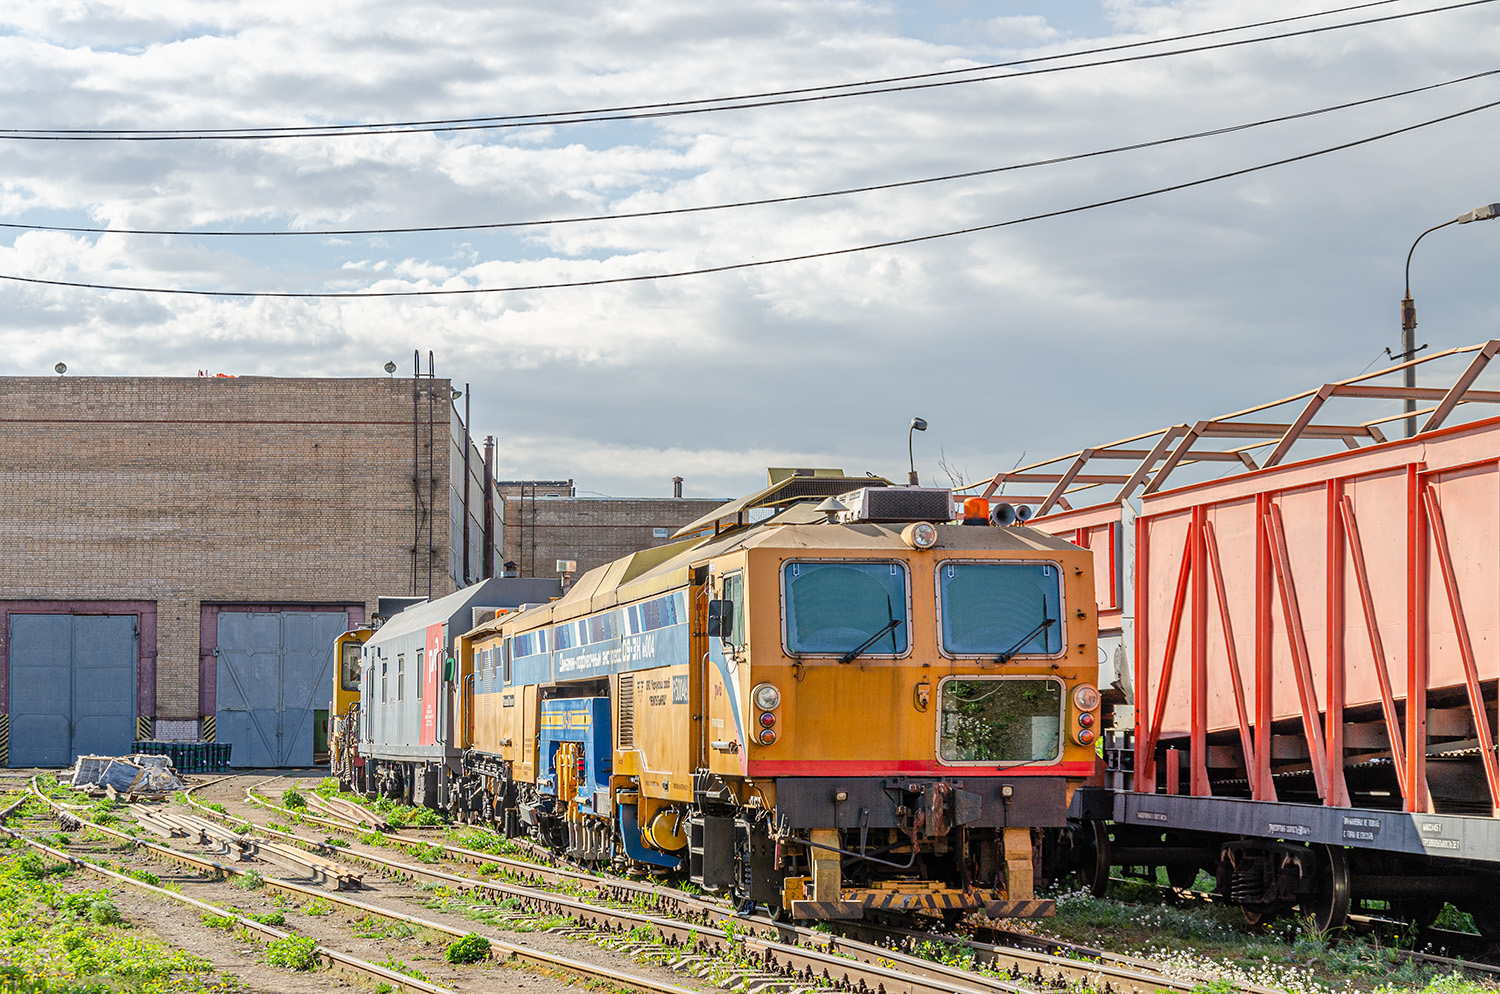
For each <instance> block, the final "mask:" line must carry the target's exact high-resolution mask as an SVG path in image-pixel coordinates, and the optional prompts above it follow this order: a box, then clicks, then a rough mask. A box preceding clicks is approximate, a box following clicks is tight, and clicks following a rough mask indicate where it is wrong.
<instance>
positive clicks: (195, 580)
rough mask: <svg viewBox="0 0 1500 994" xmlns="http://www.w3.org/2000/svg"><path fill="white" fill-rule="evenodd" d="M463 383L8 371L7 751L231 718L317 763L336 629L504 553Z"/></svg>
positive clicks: (3, 541)
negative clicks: (461, 402)
mask: <svg viewBox="0 0 1500 994" xmlns="http://www.w3.org/2000/svg"><path fill="white" fill-rule="evenodd" d="M451 387H452V385H451V383H450V382H449V381H448V380H446V379H439V378H434V377H428V376H419V377H416V378H410V377H408V378H373V379H312V378H309V379H281V378H267V377H242V378H218V377H213V378H166V377H67V376H59V377H3V378H0V422H3V424H4V430H3V431H0V708H3V709H4V713H3V715H0V766H3V765H16V766H25V765H48V766H50V765H60V764H66V763H69V762H71V761H72V758H73V756H74V755H75V754H77V753H81V752H92V751H100V752H121V751H125V750H128V749H129V748H130V744H131V740H132V739H134V738H150V737H153V736H154V737H157V738H169V739H197V738H199V737H200V735H201V736H202V737H204V738H208V739H213V738H215V737H216V732H217V731H218V730H219V729H229V728H231V727H232V728H234V729H237V731H236V732H235V735H236V736H237V737H238V738H239V741H234V750H235V754H236V755H235V761H236V763H237V764H239V763H242V762H245V761H246V759H247V757H249V758H258V759H261V760H263V761H264V762H263V765H304V764H306V763H310V762H311V759H312V754H311V749H312V745H313V739H314V732H315V730H316V729H317V728H318V723H319V720H320V718H321V717H322V716H321V715H320V714H319V713H318V712H319V711H320V710H322V709H326V708H327V707H328V703H327V700H328V696H329V687H330V685H331V679H332V678H331V671H328V672H325V668H326V666H327V664H328V655H329V647H330V646H331V643H332V639H333V637H334V636H335V635H337V634H338V632H340V631H343V630H345V628H347V627H349V626H350V625H352V624H355V623H358V622H361V621H364V620H365V619H366V618H368V617H369V616H370V614H372V613H373V612H374V610H375V607H376V599H377V598H378V597H379V596H381V595H417V596H422V595H430V596H433V597H437V596H441V595H443V594H447V593H449V592H451V591H453V590H455V589H457V587H458V586H460V585H463V584H467V583H469V582H475V581H477V580H479V579H481V578H483V577H485V576H489V575H493V574H494V573H495V572H498V571H497V570H495V568H494V564H495V563H496V562H497V561H498V557H497V555H496V550H497V547H498V545H499V541H498V539H499V534H500V531H501V521H502V518H501V514H502V513H503V509H502V507H501V505H500V502H499V501H498V500H494V499H493V498H492V497H491V499H489V500H487V499H486V498H487V493H486V489H487V488H486V486H485V481H486V480H489V479H492V474H491V473H489V472H486V465H487V463H490V459H488V458H487V456H486V453H482V452H481V451H480V450H479V449H478V448H476V447H475V446H474V445H473V444H472V442H471V441H469V439H468V436H467V433H466V429H465V427H464V425H463V421H462V418H461V417H460V416H459V414H458V412H457V411H456V410H455V408H454V404H453V400H454V395H453V393H452V392H451ZM486 448H487V451H488V446H487V447H486ZM491 464H492V463H491ZM466 476H467V485H465V479H466ZM466 553H467V555H466ZM218 738H219V740H220V741H223V740H224V739H225V736H223V735H219V736H218ZM256 765H262V763H257V764H256Z"/></svg>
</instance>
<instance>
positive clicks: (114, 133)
mask: <svg viewBox="0 0 1500 994" xmlns="http://www.w3.org/2000/svg"><path fill="white" fill-rule="evenodd" d="M1494 2H1496V0H1462V2H1459V3H1452V4H1448V5H1446V6H1442V7H1433V8H1428V9H1425V10H1416V11H1407V12H1404V13H1400V14H1388V15H1385V16H1383V17H1372V18H1366V19H1364V20H1358V21H1348V22H1344V23H1342V24H1329V25H1323V26H1320V27H1313V28H1303V29H1300V30H1297V31H1287V32H1282V33H1280V34H1271V35H1263V36H1261V37H1257V38H1242V39H1238V40H1234V41H1226V42H1216V43H1214V44H1210V45H1197V46H1193V47H1190V48H1180V49H1173V50H1172V51H1168V52H1149V53H1144V54H1137V55H1129V56H1122V57H1120V58H1114V59H1101V60H1099V61H1096V62H1083V63H1078V64H1076V65H1066V66H1049V67H1045V68H1041V69H1028V70H1025V71H1022V72H1005V73H998V74H994V75H988V76H975V77H971V78H967V79H946V80H938V81H934V82H916V83H905V84H901V85H891V86H885V85H876V86H872V87H867V88H863V89H849V90H846V91H845V92H817V93H816V94H815V95H811V96H807V95H802V96H787V97H778V98H774V99H760V98H758V97H749V98H735V97H729V98H712V100H713V101H719V102H717V103H716V105H715V106H687V105H688V104H695V103H700V102H702V101H676V102H669V103H660V104H646V105H640V106H644V107H647V108H663V109H656V110H652V109H648V110H643V111H633V110H630V109H629V108H627V109H625V110H623V111H620V112H615V111H608V110H605V111H576V112H555V113H551V114H522V115H504V116H494V117H485V118H461V119H454V120H455V121H457V122H459V123H443V122H439V123H435V124H420V123H419V124H402V123H393V124H373V125H369V124H365V125H306V126H302V127H285V128H279V129H269V128H224V129H197V130H165V129H164V130H139V131H132V130H104V129H83V130H69V129H30V130H15V129H9V130H0V140H4V141H54V142H55V141H80V142H100V141H110V142H117V141H118V142H157V141H265V140H273V139H283V138H340V137H354V136H369V135H386V134H401V135H409V134H430V133H439V132H441V133H455V132H464V131H492V130H499V129H515V128H536V127H558V126H561V125H568V124H598V123H603V122H609V121H639V120H648V119H660V118H670V117H682V116H686V115H692V114H707V113H717V112H723V111H732V110H748V109H754V108H760V107H777V106H787V105H793V104H805V103H816V102H819V101H826V100H836V99H842V98H847V97H857V96H872V95H879V94H885V93H901V92H912V91H918V90H928V89H935V88H938V87H947V86H958V85H964V84H968V83H984V82H992V81H995V80H1009V79H1023V78H1026V77H1029V76H1041V75H1048V74H1051V73H1058V72H1067V71H1070V70H1074V69H1094V68H1098V67H1101V66H1110V65H1121V64H1126V63H1132V62H1143V61H1148V60H1153V59H1161V58H1168V57H1171V56H1175V55H1191V54H1195V53H1200V52H1207V51H1214V50H1216V49H1224V48H1236V47H1240V46H1244V45H1253V44H1258V43H1260V42H1263V41H1278V40H1282V39H1285V38H1296V37H1302V36H1306V35H1314V34H1321V33H1324V32H1328V31H1338V30H1342V29H1344V28H1353V27H1362V26H1365V25H1370V24H1380V23H1385V22H1388V21H1397V20H1404V19H1406V18H1410V17H1418V16H1421V15H1424V14H1436V13H1443V12H1445V11H1450V10H1458V9H1462V8H1465V7H1476V6H1480V5H1483V4H1489V3H1494ZM1302 16H1316V15H1302ZM1271 23H1275V22H1271ZM1223 30H1232V29H1223ZM1184 37H1189V38H1191V37H1194V36H1192V35H1189V36H1184ZM1155 43H1159V42H1156V41H1153V42H1149V44H1155ZM1141 44H1148V43H1141ZM1106 50H1108V49H1106ZM1065 57H1072V56H1049V57H1047V59H1055V58H1065ZM1033 61H1044V60H1043V59H1037V60H1021V61H1019V62H1015V63H997V64H996V65H997V66H998V67H1002V68H1003V67H1006V66H1012V65H1023V64H1027V63H1029V62H1033ZM990 68H992V67H990V66H985V67H980V68H979V69H966V70H962V71H963V72H973V71H986V70H988V69H990ZM956 71H959V70H947V71H946V72H956ZM897 78H905V77H897ZM914 78H917V79H921V78H924V77H923V76H918V77H914ZM838 85H843V86H850V87H853V86H859V85H863V84H838ZM832 88H833V87H816V88H811V89H813V90H819V91H821V90H825V89H832ZM784 92H788V93H794V94H796V93H804V92H806V91H797V90H793V91H784ZM704 99H705V100H708V99H709V98H704ZM723 101H734V102H723ZM465 122H467V123H465Z"/></svg>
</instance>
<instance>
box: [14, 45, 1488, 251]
mask: <svg viewBox="0 0 1500 994" xmlns="http://www.w3.org/2000/svg"><path fill="white" fill-rule="evenodd" d="M1497 74H1500V69H1487V70H1485V71H1483V72H1477V73H1472V74H1470V75H1468V76H1461V77H1458V78H1456V79H1447V80H1443V81H1442V82H1439V83H1429V84H1427V85H1425V86H1417V87H1412V88H1410V89H1406V90H1398V91H1396V92H1393V93H1382V94H1380V95H1379V96H1374V97H1364V98H1362V99H1360V100H1350V101H1345V102H1344V103H1339V104H1331V105H1329V106H1327V107H1318V108H1314V109H1312V110H1304V111H1298V112H1296V113H1294V114H1283V115H1281V116H1279V117H1268V118H1262V119H1261V120H1258V121H1250V122H1247V123H1244V124H1232V125H1226V126H1224V127H1221V128H1211V129H1209V130H1207V131H1195V132H1192V133H1190V134H1185V135H1176V136H1174V137H1171V138H1156V139H1152V140H1150V141H1142V142H1134V143H1131V144H1129V145H1116V146H1113V147H1111V148H1105V149H1097V150H1095V151H1092V152H1078V153H1075V154H1072V155H1059V156H1053V157H1051V158H1047V159H1033V160H1031V161H1030V162H1018V163H1012V164H1010V165H1005V166H992V167H989V168H986V169H971V170H968V171H965V172H960V173H948V174H946V175H943V176H926V177H922V178H920V179H908V180H897V181H895V182H891V183H876V184H872V185H869V186H856V187H847V188H844V189H841V190H825V191H821V192H818V193H798V194H790V195H788V196H784V197H762V198H758V199H755V200H738V201H731V202H728V203H719V204H700V205H697V206H693V207H663V208H660V209H658V210H649V211H624V212H620V213H615V214H589V215H582V216H575V217H556V218H544V219H541V220H533V221H491V222H476V223H473V224H433V225H413V226H410V227H392V228H319V229H307V230H296V231H247V230H229V229H209V230H202V231H196V230H193V229H189V228H101V227H89V226H83V225H61V224H23V223H20V222H10V221H0V229H7V228H9V229H12V230H18V231H56V232H63V233H67V234H86V235H163V236H171V235H184V236H194V237H197V236H201V237H235V238H269V237H280V238H286V237H318V238H330V237H338V236H343V235H410V234H422V233H429V234H430V233H435V232H446V231H493V230H497V229H505V228H538V227H547V226H551V225H558V224H580V223H584V222H599V221H627V220H636V219H639V218H649V217H666V216H670V215H677V214H699V213H703V212H706V211H721V210H732V209H736V208H741V207H764V206H767V205H771V204H789V203H797V202H801V201H808V200H821V199H825V198H829V197H845V196H850V195H853V194H859V193H874V192H878V191H881V190H896V189H902V188H904V187H912V186H922V185H926V184H931V183H946V182H951V181H954V180H961V179H973V178H975V177H979V176H992V175H995V174H996V173H1004V172H1014V171H1016V170H1020V169H1031V168H1035V167H1038V166H1053V165H1059V164H1061V163H1065V162H1077V161H1079V160H1081V159H1091V158H1097V157H1099V156H1104V155H1114V154H1116V153H1120V152H1135V151H1140V150H1142V149H1148V148H1158V147H1160V146H1163V145H1171V144H1175V143H1177V142H1185V141H1192V140H1195V139H1198V138H1211V137H1217V136H1219V135H1228V134H1234V133H1236V132H1239V131H1248V130H1250V129H1252V128H1259V127H1264V126H1266V125H1271V124H1282V123H1285V122H1287V121H1298V120H1304V119H1306V118H1310V117H1317V116H1319V115H1321V114H1330V113H1333V112H1335V111H1340V110H1348V109H1350V108H1352V107H1363V106H1366V105H1369V104H1374V103H1379V102H1381V101H1383V100H1393V99H1395V98H1397V97H1405V96H1411V95H1412V94H1414V93H1425V92H1427V91H1429V90H1436V89H1440V88H1442V87H1445V86H1453V85H1455V84H1457V83H1469V82H1473V81H1474V80H1477V79H1484V78H1485V77H1488V76H1494V75H1497Z"/></svg>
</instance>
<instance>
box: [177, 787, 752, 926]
mask: <svg viewBox="0 0 1500 994" xmlns="http://www.w3.org/2000/svg"><path fill="white" fill-rule="evenodd" d="M275 779H278V778H276V777H270V778H268V779H267V780H262V781H259V782H257V783H254V784H251V785H250V786H248V787H246V788H245V795H246V797H247V798H248V799H249V800H250V802H251V803H252V804H256V805H258V806H260V807H263V808H268V809H270V810H272V811H277V812H280V813H281V814H283V815H286V816H288V817H290V818H292V819H295V820H298V821H302V822H311V823H312V824H315V825H321V826H323V827H326V828H332V829H334V830H335V831H341V832H344V833H345V834H355V835H371V834H373V835H377V836H379V837H380V838H381V839H383V840H386V841H389V842H394V843H396V844H398V845H406V846H436V847H438V848H439V849H442V850H443V851H444V852H446V853H448V854H450V855H451V856H454V857H457V858H458V859H460V860H463V861H464V862H468V863H474V864H477V865H480V866H496V867H500V868H501V869H503V870H506V871H507V872H509V873H511V874H513V875H514V876H517V877H521V878H523V879H525V880H527V881H528V882H530V883H532V884H539V883H544V884H549V885H552V886H577V887H580V888H582V889H584V890H589V891H593V892H595V893H598V894H600V895H601V896H603V897H604V898H605V899H606V900H614V901H620V902H621V903H631V901H632V897H629V896H621V895H622V894H625V895H633V896H634V898H639V899H642V900H645V901H647V902H648V903H650V904H652V905H654V906H656V907H658V908H665V906H667V905H675V906H676V907H678V908H679V909H681V911H682V913H684V914H687V915H690V916H707V915H725V916H728V915H732V914H733V913H734V912H733V909H732V908H731V906H730V905H729V904H728V902H724V901H716V900H709V899H705V898H702V897H698V896H695V895H692V894H685V893H683V892H681V891H676V890H672V889H670V888H662V887H655V886H652V885H651V884H643V883H638V882H636V881H633V880H625V879H623V878H620V877H604V876H600V875H599V874H597V873H590V872H588V871H586V870H571V869H567V868H565V867H557V866H540V865H538V864H536V863H532V862H528V861H526V860H519V859H511V858H509V857H506V856H500V855H497V854H494V853H486V852H479V851H478V850H474V849H467V848H465V847H463V846H456V845H453V844H452V843H450V842H448V841H446V840H433V839H426V838H422V837H420V836H415V835H401V834H399V833H396V832H380V831H374V832H372V831H371V830H370V829H368V828H365V827H363V826H360V827H354V826H352V825H341V824H339V823H338V822H336V821H329V820H327V819H324V818H320V817H318V816H316V815H311V816H310V815H304V814H302V812H300V811H293V810H292V809H290V808H287V807H283V806H281V805H278V804H275V803H273V802H271V801H268V800H266V799H265V798H263V797H258V796H257V795H255V793H254V790H255V788H256V787H259V786H261V785H262V784H264V783H267V782H269V781H270V780H275ZM193 789H196V788H189V791H191V790H193ZM189 791H185V792H184V795H185V796H187V797H188V798H189V801H190V803H193V804H194V806H195V807H198V808H199V809H200V810H206V811H209V812H210V813H212V814H213V815H215V816H218V817H225V816H224V815H223V814H222V813H221V812H216V811H214V810H213V809H212V808H208V807H206V806H205V805H203V804H201V803H198V802H196V801H193V800H192V797H191V793H190V792H189ZM227 817H229V818H231V819H233V820H235V821H238V822H240V823H241V824H243V825H247V826H250V827H251V828H253V829H255V830H257V831H265V832H269V833H272V834H275V835H278V836H280V837H282V838H289V839H292V840H294V841H301V842H302V843H303V844H304V845H306V844H309V843H308V840H306V839H303V838H302V837H301V836H297V835H291V834H288V833H283V832H280V831H278V830H277V829H274V828H270V827H268V826H264V825H257V824H256V823H255V822H252V821H250V820H249V819H247V818H240V817H238V816H236V815H228V816H227ZM477 830H478V829H476V831H477Z"/></svg>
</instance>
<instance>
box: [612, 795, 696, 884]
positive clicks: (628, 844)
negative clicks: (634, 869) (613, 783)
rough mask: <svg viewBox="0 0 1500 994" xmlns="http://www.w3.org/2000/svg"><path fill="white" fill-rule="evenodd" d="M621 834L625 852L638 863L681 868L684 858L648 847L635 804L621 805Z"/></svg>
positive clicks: (674, 868) (638, 810)
mask: <svg viewBox="0 0 1500 994" xmlns="http://www.w3.org/2000/svg"><path fill="white" fill-rule="evenodd" d="M620 835H621V836H622V837H623V839H622V841H623V842H624V843H625V854H626V855H627V856H629V857H630V858H631V859H633V860H635V861H636V862H637V863H653V864H655V865H656V866H665V867H668V868H669V869H673V870H676V869H679V868H681V866H682V860H680V859H678V858H677V857H676V856H669V855H667V854H666V853H664V852H657V851H656V850H655V849H648V848H646V845H645V843H643V842H642V841H641V825H640V809H639V808H637V807H636V806H635V805H634V804H622V805H620Z"/></svg>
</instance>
